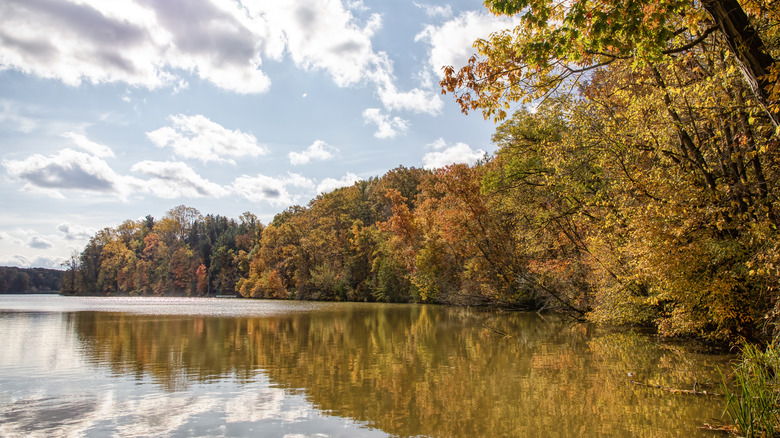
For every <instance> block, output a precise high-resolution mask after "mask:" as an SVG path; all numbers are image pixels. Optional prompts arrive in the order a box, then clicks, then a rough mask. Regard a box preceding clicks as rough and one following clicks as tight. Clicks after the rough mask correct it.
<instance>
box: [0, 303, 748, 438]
mask: <svg viewBox="0 0 780 438" xmlns="http://www.w3.org/2000/svg"><path fill="white" fill-rule="evenodd" d="M0 340H1V341H2V346H0V436H101V437H102V436H123V437H126V436H269V437H284V436H286V437H304V436H306V437H341V436H346V437H350V436H360V437H364V436H366V437H371V436H431V437H476V436H480V437H510V436H519V437H535V436H539V437H542V436H543V437H549V436H553V437H554V436H560V437H604V436H615V437H623V436H624V437H643V436H645V437H666V436H668V437H678V436H685V437H690V436H702V437H707V436H722V435H719V434H716V433H713V432H708V431H704V430H701V429H699V428H700V427H701V426H702V425H704V424H705V423H710V424H715V423H717V422H718V421H719V420H720V419H721V418H722V413H723V405H724V400H723V399H722V398H716V397H704V396H698V397H697V396H691V395H681V394H672V393H669V392H666V391H663V390H659V389H653V388H648V387H645V386H638V385H635V384H632V383H631V382H630V380H631V379H634V380H638V381H642V382H647V383H650V384H656V385H662V386H664V387H674V388H682V389H690V388H692V387H693V385H694V383H696V382H698V385H699V388H700V389H702V388H703V389H709V390H715V391H720V388H719V384H718V382H719V381H720V377H719V374H718V368H719V367H720V368H721V369H723V370H727V369H728V368H729V366H728V361H729V360H731V359H733V358H732V357H725V356H713V355H704V354H698V353H696V352H694V351H692V350H690V349H688V348H686V347H684V346H680V345H676V344H668V343H667V344H659V343H658V342H657V341H656V340H655V339H654V338H653V337H649V336H645V335H641V334H637V333H632V332H629V331H625V330H623V331H618V330H608V329H605V328H599V327H594V326H592V325H586V324H572V323H569V322H566V321H565V320H563V319H561V318H557V317H550V316H540V315H537V314H534V313H490V312H484V311H479V310H473V309H464V308H448V307H437V306H419V305H384V304H358V303H306V302H289V301H283V302H279V301H249V300H239V299H184V298H75V297H60V296H56V295H54V296H53V295H49V296H20V295H12V296H2V295H0ZM629 372H630V373H634V377H628V374H627V373H629ZM708 384H709V385H711V386H709V387H708V386H707V385H708Z"/></svg>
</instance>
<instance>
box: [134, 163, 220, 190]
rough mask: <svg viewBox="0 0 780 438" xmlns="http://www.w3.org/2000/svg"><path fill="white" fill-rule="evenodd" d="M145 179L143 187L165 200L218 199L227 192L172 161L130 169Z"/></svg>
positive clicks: (144, 164) (135, 166) (138, 165)
mask: <svg viewBox="0 0 780 438" xmlns="http://www.w3.org/2000/svg"><path fill="white" fill-rule="evenodd" d="M130 170H131V171H133V172H139V173H142V174H144V175H146V176H147V177H149V178H148V179H147V180H145V181H144V183H143V187H144V189H145V190H146V191H148V192H151V193H152V194H153V195H155V196H157V197H160V198H165V199H172V198H204V197H206V198H218V197H220V196H224V195H225V194H226V193H227V190H226V189H225V188H224V187H222V186H220V185H219V184H215V183H213V182H211V181H208V180H206V179H204V178H202V177H201V176H200V175H198V174H197V173H195V171H194V170H192V168H190V167H189V166H187V165H186V164H184V163H179V162H172V161H141V162H140V163H136V164H134V165H133V167H131V168H130Z"/></svg>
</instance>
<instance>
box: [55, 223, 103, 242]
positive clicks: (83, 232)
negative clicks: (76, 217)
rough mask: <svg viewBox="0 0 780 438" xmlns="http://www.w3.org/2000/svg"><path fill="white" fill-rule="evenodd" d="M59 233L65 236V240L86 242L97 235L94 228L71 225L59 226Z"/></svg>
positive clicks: (62, 224)
mask: <svg viewBox="0 0 780 438" xmlns="http://www.w3.org/2000/svg"><path fill="white" fill-rule="evenodd" d="M57 231H59V232H61V233H62V234H63V235H64V237H65V240H86V239H89V238H90V237H92V236H93V235H94V234H95V230H94V229H92V228H87V227H84V226H81V225H74V224H70V223H61V224H59V225H57Z"/></svg>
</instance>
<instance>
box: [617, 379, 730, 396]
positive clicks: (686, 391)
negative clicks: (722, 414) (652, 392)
mask: <svg viewBox="0 0 780 438" xmlns="http://www.w3.org/2000/svg"><path fill="white" fill-rule="evenodd" d="M631 383H633V384H634V385H639V386H646V387H648V388H656V389H660V390H662V391H666V392H671V393H672V394H687V395H708V396H712V397H723V394H720V393H717V392H709V391H697V390H695V389H677V388H667V387H665V386H661V385H651V384H650V383H645V382H637V381H636V380H631Z"/></svg>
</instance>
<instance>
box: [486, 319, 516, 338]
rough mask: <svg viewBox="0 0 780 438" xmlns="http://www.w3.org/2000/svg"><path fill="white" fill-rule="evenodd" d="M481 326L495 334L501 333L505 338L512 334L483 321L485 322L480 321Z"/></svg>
mask: <svg viewBox="0 0 780 438" xmlns="http://www.w3.org/2000/svg"><path fill="white" fill-rule="evenodd" d="M482 327H485V328H486V329H488V330H492V331H493V332H494V333H496V334H497V335H501V336H503V337H505V338H509V337H511V336H512V335H511V334H509V333H508V332H506V331H504V330H502V329H500V328H498V327H495V326H491V325H490V324H488V323H485V322H483V323H482Z"/></svg>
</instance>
